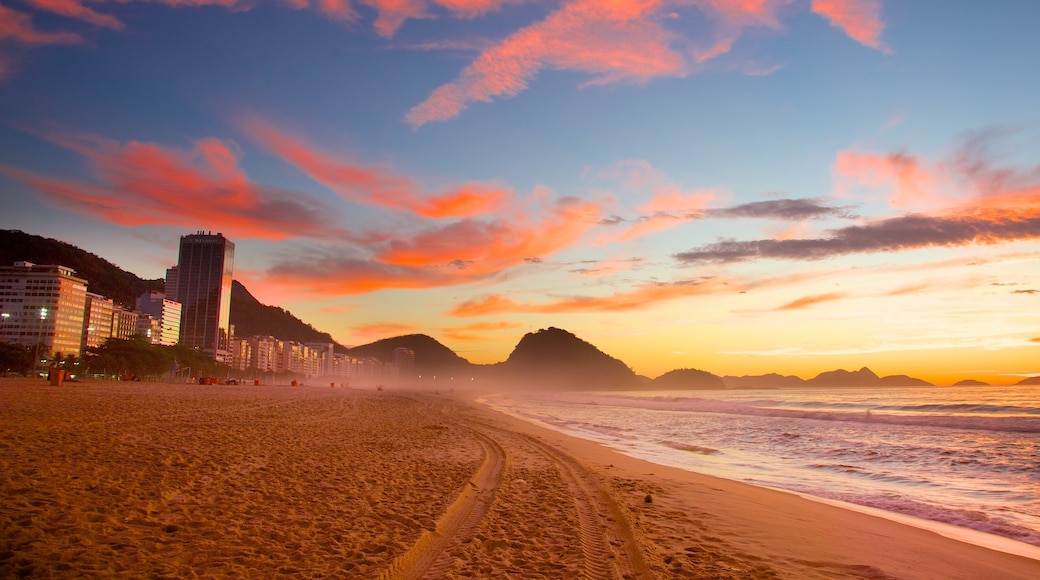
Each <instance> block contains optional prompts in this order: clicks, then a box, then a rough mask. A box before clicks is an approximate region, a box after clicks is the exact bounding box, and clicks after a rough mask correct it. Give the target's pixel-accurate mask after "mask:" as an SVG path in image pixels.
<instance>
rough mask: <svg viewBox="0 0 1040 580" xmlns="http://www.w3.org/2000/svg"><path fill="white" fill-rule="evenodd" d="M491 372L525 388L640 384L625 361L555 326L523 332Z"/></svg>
mask: <svg viewBox="0 0 1040 580" xmlns="http://www.w3.org/2000/svg"><path fill="white" fill-rule="evenodd" d="M492 372H493V375H494V377H495V378H496V380H500V381H503V382H505V383H510V384H513V385H516V386H524V387H528V388H543V389H544V388H550V389H552V388H556V389H572V390H598V389H625V388H635V387H638V386H639V385H640V384H641V381H640V380H639V377H637V376H636V374H635V373H634V372H632V369H630V368H628V366H627V365H626V364H625V363H623V362H621V361H620V360H618V359H616V358H613V357H611V356H609V355H607V354H605V353H603V351H601V350H599V349H598V348H596V347H595V346H593V345H591V344H589V343H587V342H585V341H584V340H581V339H580V338H578V337H576V336H574V335H573V334H571V333H569V332H567V331H566V330H561V329H559V328H544V329H542V330H539V331H538V332H534V333H531V332H529V333H527V334H525V335H524V337H523V338H522V339H520V342H519V343H518V344H517V345H516V348H514V349H513V352H512V353H510V354H509V358H508V359H506V361H505V362H502V363H499V364H497V365H494V368H493V370H492Z"/></svg>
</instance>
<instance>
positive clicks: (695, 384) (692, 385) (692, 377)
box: [643, 369, 726, 390]
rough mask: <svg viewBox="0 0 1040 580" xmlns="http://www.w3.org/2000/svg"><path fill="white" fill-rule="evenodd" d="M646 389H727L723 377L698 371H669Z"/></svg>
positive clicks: (646, 386)
mask: <svg viewBox="0 0 1040 580" xmlns="http://www.w3.org/2000/svg"><path fill="white" fill-rule="evenodd" d="M643 388H646V389H662V390H664V389H725V388H726V384H725V383H724V382H723V381H722V377H720V376H718V375H713V374H711V373H709V372H708V371H702V370H698V369H676V370H674V371H668V372H666V373H665V374H663V375H661V376H659V377H657V378H656V379H654V380H652V381H650V382H649V383H647V384H645V385H643Z"/></svg>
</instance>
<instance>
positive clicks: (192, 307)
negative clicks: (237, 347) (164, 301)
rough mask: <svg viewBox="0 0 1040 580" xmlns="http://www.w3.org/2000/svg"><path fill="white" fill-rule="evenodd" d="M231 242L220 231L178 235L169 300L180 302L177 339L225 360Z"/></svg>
mask: <svg viewBox="0 0 1040 580" xmlns="http://www.w3.org/2000/svg"><path fill="white" fill-rule="evenodd" d="M234 264H235V244H234V243H233V242H231V241H230V240H228V239H227V238H225V237H224V236H223V234H219V233H218V234H216V235H213V234H211V233H204V232H201V231H200V232H197V233H195V234H190V235H187V236H181V247H180V255H179V257H178V261H177V266H176V268H177V274H176V280H177V288H176V293H175V294H174V295H173V296H168V298H170V299H171V300H175V301H177V302H180V303H181V335H180V342H181V344H183V345H186V346H188V347H190V348H194V349H196V350H200V351H203V352H207V353H209V354H211V355H213V357H214V358H215V359H216V360H217V361H219V362H226V361H227V360H228V356H229V354H230V353H229V351H228V341H229V340H230V338H231V336H230V330H231V276H232V274H233V272H234Z"/></svg>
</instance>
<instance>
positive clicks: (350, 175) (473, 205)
mask: <svg viewBox="0 0 1040 580" xmlns="http://www.w3.org/2000/svg"><path fill="white" fill-rule="evenodd" d="M243 125H244V127H245V130H246V132H247V133H248V134H249V135H250V136H251V137H253V139H255V140H256V141H257V142H258V143H260V144H261V145H263V146H264V147H266V148H267V149H268V150H270V151H271V152H272V153H274V154H276V155H278V156H279V157H281V158H282V159H284V160H285V161H288V162H289V163H291V164H293V165H294V166H296V167H297V168H298V169H299V170H300V171H302V172H304V173H306V174H307V176H308V177H310V178H311V179H313V180H315V181H317V182H318V183H321V184H322V185H324V186H326V187H328V188H329V189H332V190H333V191H336V192H337V193H339V194H341V195H342V196H343V197H345V198H346V199H348V200H351V201H355V202H359V203H364V204H367V205H375V206H381V207H387V208H391V209H397V210H407V211H411V212H414V213H415V214H417V215H420V216H422V217H429V218H448V217H462V216H474V215H481V214H485V213H488V212H492V211H496V210H499V209H502V208H503V207H504V206H505V204H506V202H507V201H508V200H509V199H510V198H511V197H512V196H513V193H512V191H511V190H509V189H506V188H502V187H499V186H495V185H493V184H486V183H465V184H462V185H459V186H456V187H454V188H451V189H449V190H448V191H446V192H444V193H439V194H429V193H426V192H423V191H421V188H420V187H419V186H418V184H416V183H414V181H413V180H412V179H410V178H408V177H404V176H401V175H398V174H396V173H394V172H392V171H389V170H387V169H383V168H378V167H372V166H365V165H361V164H358V163H350V162H349V161H345V160H342V159H339V158H336V157H334V156H333V155H331V154H329V153H326V152H324V151H321V150H318V149H316V148H315V147H313V146H311V145H310V144H308V143H306V142H305V141H303V139H301V138H299V137H294V136H291V135H288V134H286V133H283V132H281V131H278V130H277V129H275V128H274V127H272V126H270V125H268V124H267V123H265V122H263V121H261V120H258V119H247V120H246V121H245V122H244V123H243Z"/></svg>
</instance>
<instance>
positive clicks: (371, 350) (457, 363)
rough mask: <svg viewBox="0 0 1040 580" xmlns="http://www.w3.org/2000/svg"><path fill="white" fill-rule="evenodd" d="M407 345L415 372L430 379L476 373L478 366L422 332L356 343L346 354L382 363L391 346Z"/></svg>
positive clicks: (387, 358) (391, 351)
mask: <svg viewBox="0 0 1040 580" xmlns="http://www.w3.org/2000/svg"><path fill="white" fill-rule="evenodd" d="M401 347H403V348H409V349H411V350H412V351H413V352H414V353H415V373H416V374H417V375H422V376H423V377H424V378H427V377H428V378H429V379H430V380H433V376H434V375H437V377H438V378H437V380H441V379H442V378H443V379H449V380H450V379H451V378H452V377H455V380H468V379H469V378H470V377H472V376H473V375H474V374H479V372H480V367H478V366H477V365H474V364H473V363H471V362H469V361H468V360H466V359H464V358H462V357H460V356H459V355H457V354H455V352H454V351H452V350H451V349H449V348H448V347H446V346H444V345H443V344H441V343H439V342H437V341H436V340H435V339H433V338H431V337H429V336H426V335H425V334H409V335H406V336H396V337H393V338H384V339H382V340H377V341H376V342H373V343H369V344H365V345H362V346H356V347H354V348H352V349H350V351H349V354H350V356H353V357H357V358H363V357H374V358H377V359H379V360H381V361H383V362H391V361H393V360H394V349H395V348H401Z"/></svg>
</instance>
